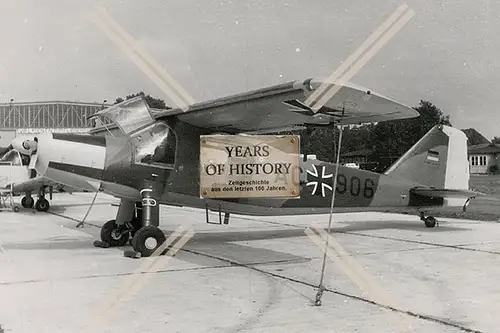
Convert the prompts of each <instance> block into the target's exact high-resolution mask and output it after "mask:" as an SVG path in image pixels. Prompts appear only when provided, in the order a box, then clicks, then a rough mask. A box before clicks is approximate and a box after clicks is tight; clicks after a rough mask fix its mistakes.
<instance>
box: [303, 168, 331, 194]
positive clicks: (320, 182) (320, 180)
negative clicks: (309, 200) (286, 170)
mask: <svg viewBox="0 0 500 333" xmlns="http://www.w3.org/2000/svg"><path fill="white" fill-rule="evenodd" d="M312 167H313V170H312V171H311V170H307V174H309V175H311V176H313V177H314V178H316V180H314V181H310V182H307V183H306V186H314V188H313V191H312V195H318V192H319V191H318V190H319V188H321V196H322V197H323V198H324V197H325V196H326V193H325V189H328V190H330V191H333V187H332V186H331V185H329V184H328V183H326V180H327V179H331V178H333V174H331V173H330V174H326V167H325V166H324V165H320V166H319V169H320V170H321V175H320V173H319V172H318V168H317V167H316V165H315V164H313V165H312ZM308 178H309V177H308ZM329 182H330V181H329Z"/></svg>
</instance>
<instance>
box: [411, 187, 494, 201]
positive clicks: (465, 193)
mask: <svg viewBox="0 0 500 333" xmlns="http://www.w3.org/2000/svg"><path fill="white" fill-rule="evenodd" d="M411 191H412V192H413V193H415V194H418V195H421V196H424V197H429V198H431V197H433V198H444V199H452V198H474V197H477V196H484V195H487V194H485V193H481V192H476V191H471V190H449V189H434V188H415V189H412V190H411Z"/></svg>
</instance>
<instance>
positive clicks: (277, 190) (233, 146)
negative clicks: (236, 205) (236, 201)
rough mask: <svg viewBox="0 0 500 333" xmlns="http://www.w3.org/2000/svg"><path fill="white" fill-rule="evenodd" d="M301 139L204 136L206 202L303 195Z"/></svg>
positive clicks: (202, 161) (202, 160) (202, 175)
mask: <svg viewBox="0 0 500 333" xmlns="http://www.w3.org/2000/svg"><path fill="white" fill-rule="evenodd" d="M299 163H300V136H298V135H279V136H277V135H202V136H201V137H200V196H201V197H202V198H250V197H254V198H255V197H287V198H290V197H292V198H297V197H299V195H300V187H299V177H300V165H299Z"/></svg>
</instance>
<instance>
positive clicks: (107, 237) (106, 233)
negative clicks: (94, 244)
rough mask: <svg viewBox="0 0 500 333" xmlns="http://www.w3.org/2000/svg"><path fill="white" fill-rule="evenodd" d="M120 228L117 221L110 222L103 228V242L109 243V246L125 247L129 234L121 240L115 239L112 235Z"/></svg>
mask: <svg viewBox="0 0 500 333" xmlns="http://www.w3.org/2000/svg"><path fill="white" fill-rule="evenodd" d="M117 228H118V225H117V224H116V220H110V221H108V222H106V223H104V224H103V226H102V227H101V241H103V242H105V243H108V244H109V246H124V245H125V244H127V242H128V239H129V233H128V232H127V233H125V234H124V235H122V236H121V237H120V238H119V239H116V238H114V237H113V235H112V233H113V231H114V230H116V229H117Z"/></svg>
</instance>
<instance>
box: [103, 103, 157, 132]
mask: <svg viewBox="0 0 500 333" xmlns="http://www.w3.org/2000/svg"><path fill="white" fill-rule="evenodd" d="M95 116H99V117H102V118H107V119H109V120H111V121H112V122H113V123H115V124H116V125H117V126H118V127H119V128H120V129H121V131H122V132H123V133H124V134H131V133H133V132H135V131H137V130H140V129H141V128H142V127H144V126H147V125H149V124H151V123H153V122H154V118H153V116H152V115H151V112H150V109H149V106H148V105H147V103H146V102H145V101H144V99H143V98H142V97H141V96H138V97H134V98H131V99H129V100H126V101H124V102H121V103H118V104H116V105H113V106H111V107H109V108H107V109H104V110H102V111H99V112H98V113H96V114H95Z"/></svg>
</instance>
